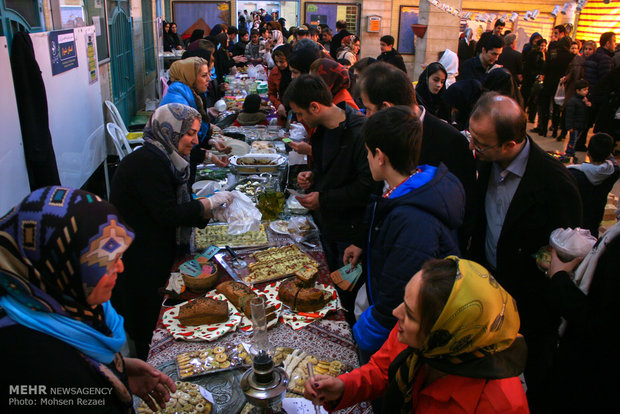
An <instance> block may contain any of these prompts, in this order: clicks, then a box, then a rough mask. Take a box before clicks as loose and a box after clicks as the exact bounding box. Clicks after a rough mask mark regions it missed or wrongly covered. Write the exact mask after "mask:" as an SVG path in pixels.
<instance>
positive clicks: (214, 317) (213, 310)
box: [179, 297, 228, 325]
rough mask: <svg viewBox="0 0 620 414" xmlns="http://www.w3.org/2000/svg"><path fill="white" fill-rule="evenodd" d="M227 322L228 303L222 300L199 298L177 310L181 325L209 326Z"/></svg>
mask: <svg viewBox="0 0 620 414" xmlns="http://www.w3.org/2000/svg"><path fill="white" fill-rule="evenodd" d="M227 320H228V303H227V302H226V301H224V300H217V299H212V298H205V297H199V298H196V299H194V300H191V301H189V302H188V303H186V304H185V305H182V306H181V307H180V308H179V322H181V323H182V324H183V325H210V324H213V323H221V322H226V321H227Z"/></svg>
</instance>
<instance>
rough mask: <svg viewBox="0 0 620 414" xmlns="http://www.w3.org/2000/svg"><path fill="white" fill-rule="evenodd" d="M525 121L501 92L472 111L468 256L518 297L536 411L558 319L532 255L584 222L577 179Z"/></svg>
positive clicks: (528, 380) (541, 405)
mask: <svg viewBox="0 0 620 414" xmlns="http://www.w3.org/2000/svg"><path fill="white" fill-rule="evenodd" d="M526 124H527V118H526V114H525V113H524V112H523V109H522V108H521V107H520V106H519V105H518V104H517V102H515V101H514V100H512V99H510V98H508V97H506V96H501V95H499V94H497V93H495V92H492V93H487V94H485V95H483V96H482V97H481V98H480V100H479V101H478V103H477V105H476V108H475V109H474V111H473V113H472V115H471V118H470V121H469V133H470V135H471V137H470V148H471V149H472V150H474V151H475V153H476V158H477V159H478V160H480V161H481V163H480V164H481V165H480V167H479V175H478V186H477V187H478V190H479V194H478V197H477V198H476V200H477V201H478V208H477V209H476V226H475V227H474V228H475V229H476V230H475V232H474V236H473V238H472V244H471V249H470V254H471V256H472V258H473V259H474V260H477V261H478V262H480V263H482V264H484V265H486V266H487V267H488V268H489V270H490V271H491V273H492V274H493V275H494V276H495V278H496V279H497V281H498V282H499V283H501V285H502V286H503V287H504V288H505V289H506V290H507V291H508V292H509V293H510V294H511V295H512V297H513V298H514V299H515V300H516V301H517V306H518V308H519V316H520V317H521V329H520V332H521V333H522V334H523V335H524V337H525V341H526V342H527V345H528V362H527V365H526V368H525V381H526V384H527V388H528V389H527V393H528V401H529V403H530V409H531V411H532V412H533V413H535V412H546V409H545V406H544V400H545V396H546V394H547V389H546V387H547V386H548V382H549V373H550V372H551V367H552V363H553V356H554V352H555V348H556V341H557V329H558V326H559V320H558V319H557V318H555V317H554V316H552V315H553V313H552V311H551V310H550V308H549V307H548V300H546V290H547V288H548V285H549V280H548V279H547V278H546V277H545V275H544V273H543V272H542V271H540V270H539V269H538V267H537V266H536V260H535V258H534V256H535V254H536V252H537V251H538V250H539V249H540V248H541V247H543V246H547V245H548V244H549V235H550V234H551V232H552V231H553V230H555V229H556V228H558V227H573V228H574V227H577V226H579V225H580V224H581V217H582V208H581V198H580V196H579V190H578V189H577V186H576V183H575V180H574V179H573V177H572V176H571V175H570V173H569V172H568V171H567V170H566V168H565V167H564V166H563V165H562V164H560V163H559V162H558V161H557V160H555V159H553V158H552V157H551V156H549V155H548V154H546V153H545V152H544V151H543V150H542V149H541V148H540V147H539V146H538V145H536V143H534V141H532V140H531V139H530V138H528V137H527V135H526Z"/></svg>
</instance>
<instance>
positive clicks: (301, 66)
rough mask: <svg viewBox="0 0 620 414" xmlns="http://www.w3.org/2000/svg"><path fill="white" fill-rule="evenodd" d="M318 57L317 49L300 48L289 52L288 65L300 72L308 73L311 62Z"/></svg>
mask: <svg viewBox="0 0 620 414" xmlns="http://www.w3.org/2000/svg"><path fill="white" fill-rule="evenodd" d="M320 58H321V55H320V54H319V53H318V51H317V50H314V49H309V48H301V49H297V50H295V51H294V52H293V53H291V56H290V57H289V59H288V65H289V66H290V67H292V68H295V69H297V70H298V71H300V72H301V73H308V72H310V66H311V65H312V62H314V61H315V60H317V59H320Z"/></svg>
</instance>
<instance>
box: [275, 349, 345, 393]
mask: <svg viewBox="0 0 620 414" xmlns="http://www.w3.org/2000/svg"><path fill="white" fill-rule="evenodd" d="M274 363H275V364H280V363H282V366H283V368H284V370H285V371H286V373H287V374H288V376H289V378H290V381H289V384H288V389H289V391H291V392H294V393H297V394H303V393H304V383H305V382H306V380H307V379H308V363H311V364H312V365H313V366H314V367H313V369H314V372H315V373H316V374H323V375H330V376H332V377H337V376H338V375H340V374H341V373H342V372H343V371H345V370H346V369H345V367H344V366H343V365H342V362H340V361H338V360H334V361H326V360H320V359H318V358H317V357H315V356H313V355H310V354H308V353H307V352H304V351H302V350H300V349H293V348H285V347H277V348H276V350H275V356H274Z"/></svg>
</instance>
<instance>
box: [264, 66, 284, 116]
mask: <svg viewBox="0 0 620 414" xmlns="http://www.w3.org/2000/svg"><path fill="white" fill-rule="evenodd" d="M280 79H282V73H280V70H279V69H278V67H277V66H276V67H274V68H273V69H271V72H269V77H268V78H267V88H268V89H267V91H268V95H269V101H271V103H272V104H273V106H275V107H276V109H278V106H280V104H281V103H282V102H280V99H278V98H281V96H280Z"/></svg>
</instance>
